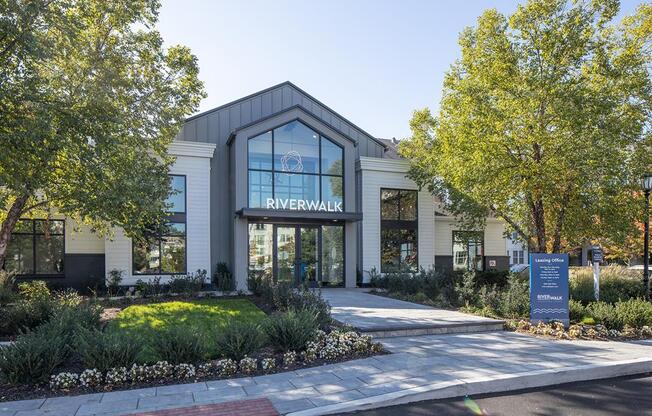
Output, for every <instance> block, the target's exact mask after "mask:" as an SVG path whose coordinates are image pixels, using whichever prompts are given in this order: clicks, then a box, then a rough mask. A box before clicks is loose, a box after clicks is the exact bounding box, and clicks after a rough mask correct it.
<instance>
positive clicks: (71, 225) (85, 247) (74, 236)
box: [66, 218, 104, 254]
mask: <svg viewBox="0 0 652 416" xmlns="http://www.w3.org/2000/svg"><path fill="white" fill-rule="evenodd" d="M66 253H72V254H102V253H104V237H102V236H99V235H97V234H95V233H94V232H93V231H92V230H91V228H90V227H89V226H87V225H84V224H77V222H75V221H74V220H72V219H70V218H66Z"/></svg>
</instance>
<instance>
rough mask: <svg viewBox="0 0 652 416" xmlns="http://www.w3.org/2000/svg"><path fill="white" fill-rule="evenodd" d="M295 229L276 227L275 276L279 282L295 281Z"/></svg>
mask: <svg viewBox="0 0 652 416" xmlns="http://www.w3.org/2000/svg"><path fill="white" fill-rule="evenodd" d="M296 253H297V245H296V227H281V226H277V227H276V253H275V257H276V276H277V280H278V281H279V282H295V281H296V267H295V266H296V260H297V259H296Z"/></svg>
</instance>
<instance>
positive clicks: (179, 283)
mask: <svg viewBox="0 0 652 416" xmlns="http://www.w3.org/2000/svg"><path fill="white" fill-rule="evenodd" d="M206 274H207V272H206V270H203V269H202V270H199V269H198V270H197V271H196V272H194V273H189V274H187V275H185V276H174V277H172V279H171V280H170V282H169V285H170V291H171V292H172V293H179V294H184V295H186V296H195V295H197V293H199V291H201V289H202V287H203V285H204V282H205V281H206Z"/></svg>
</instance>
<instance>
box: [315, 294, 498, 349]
mask: <svg viewBox="0 0 652 416" xmlns="http://www.w3.org/2000/svg"><path fill="white" fill-rule="evenodd" d="M322 296H323V298H324V299H326V300H327V301H328V303H330V305H331V308H332V309H331V314H332V316H333V318H335V319H336V320H338V321H340V322H342V323H345V324H349V325H351V326H353V327H355V328H357V329H359V330H360V331H363V332H371V333H374V335H375V336H377V337H383V336H384V337H387V336H407V335H422V334H440V333H450V332H474V331H482V330H489V331H496V330H500V329H502V323H503V321H499V320H496V319H491V318H484V317H481V316H474V315H467V314H465V313H461V312H456V311H449V310H444V309H435V308H432V307H430V306H425V305H419V304H416V303H411V302H404V301H402V300H397V299H392V298H388V297H384V296H379V295H372V294H369V293H366V291H365V289H341V288H338V289H322ZM424 329H426V330H428V329H430V330H431V331H429V332H428V331H426V332H424V331H420V332H419V330H424Z"/></svg>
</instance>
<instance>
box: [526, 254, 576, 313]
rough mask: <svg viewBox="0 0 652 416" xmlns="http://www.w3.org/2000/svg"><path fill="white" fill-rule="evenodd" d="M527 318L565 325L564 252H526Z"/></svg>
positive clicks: (566, 303) (566, 283)
mask: <svg viewBox="0 0 652 416" xmlns="http://www.w3.org/2000/svg"><path fill="white" fill-rule="evenodd" d="M530 321H531V322H532V323H534V324H536V323H538V322H542V321H543V322H550V321H559V322H562V323H563V324H564V325H566V326H568V325H569V323H570V320H569V313H568V254H545V253H532V254H530Z"/></svg>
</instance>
